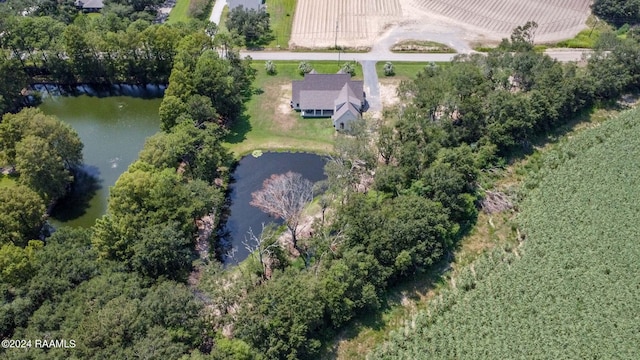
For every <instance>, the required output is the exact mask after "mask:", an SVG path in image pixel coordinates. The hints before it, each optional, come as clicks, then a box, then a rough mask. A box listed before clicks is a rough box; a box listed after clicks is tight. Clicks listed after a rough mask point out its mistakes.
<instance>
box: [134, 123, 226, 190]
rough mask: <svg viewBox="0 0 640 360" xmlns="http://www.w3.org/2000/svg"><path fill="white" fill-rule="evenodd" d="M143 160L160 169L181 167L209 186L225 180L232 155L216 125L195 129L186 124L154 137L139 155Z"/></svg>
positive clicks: (189, 175)
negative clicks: (216, 180) (221, 179)
mask: <svg viewBox="0 0 640 360" xmlns="http://www.w3.org/2000/svg"><path fill="white" fill-rule="evenodd" d="M140 160H142V161H144V162H147V163H149V164H151V165H153V166H155V167H157V168H159V169H162V168H174V169H177V168H178V167H179V166H180V167H181V169H182V170H183V171H184V174H185V176H187V177H191V178H197V179H201V180H205V181H207V182H209V183H212V182H214V181H215V179H216V178H224V177H225V176H226V170H225V169H226V167H227V166H228V165H229V163H230V162H231V155H230V154H229V152H228V151H227V150H226V149H225V148H224V147H223V146H222V141H221V133H220V130H219V128H218V126H217V125H215V124H206V125H203V126H201V127H200V128H196V127H195V126H194V125H193V122H191V121H186V120H185V121H183V122H181V123H180V124H179V125H177V126H176V127H174V128H173V130H172V132H170V133H159V134H156V135H153V136H152V137H150V138H149V139H147V142H146V143H145V146H144V148H143V149H142V151H141V152H140Z"/></svg>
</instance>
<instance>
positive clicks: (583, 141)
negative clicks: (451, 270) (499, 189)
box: [371, 109, 640, 359]
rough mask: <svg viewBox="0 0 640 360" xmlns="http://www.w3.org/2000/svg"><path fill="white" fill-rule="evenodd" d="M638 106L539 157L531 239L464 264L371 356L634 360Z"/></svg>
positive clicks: (527, 225) (530, 195) (530, 208)
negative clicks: (445, 288) (447, 284)
mask: <svg viewBox="0 0 640 360" xmlns="http://www.w3.org/2000/svg"><path fill="white" fill-rule="evenodd" d="M639 120H640V109H637V110H633V111H627V112H625V113H623V114H622V115H620V116H619V117H618V118H615V119H613V120H609V121H608V122H605V123H603V124H602V125H599V126H597V125H594V126H593V127H594V128H592V129H588V130H584V131H582V132H579V133H578V134H577V135H575V136H572V137H571V138H570V139H569V140H565V141H564V142H563V143H561V144H559V145H557V146H556V147H555V148H554V149H552V150H551V151H549V152H547V153H545V154H544V155H543V156H542V157H541V159H539V160H538V161H534V162H535V164H537V166H539V167H540V170H538V171H537V172H536V173H534V174H533V175H531V176H530V178H529V179H528V180H527V181H526V182H525V188H526V189H528V190H526V194H525V200H524V201H523V202H522V203H521V211H522V213H521V224H522V225H523V229H524V233H525V234H526V240H524V242H523V243H522V245H521V246H519V247H518V248H515V249H510V250H511V251H507V252H505V251H504V250H502V249H499V250H498V251H494V252H493V253H492V256H484V257H482V258H481V259H480V260H478V261H476V262H474V263H473V264H472V265H470V266H468V267H467V269H466V271H464V272H463V273H462V274H460V275H459V276H458V277H457V278H455V279H454V280H455V282H454V283H455V285H452V286H451V287H450V288H449V290H448V291H443V292H442V293H441V294H440V296H438V297H436V298H435V299H434V300H433V301H432V302H431V303H430V305H429V307H428V312H425V311H423V312H420V313H419V315H417V316H415V317H414V318H413V321H411V324H410V325H408V326H406V327H405V328H402V329H401V330H399V331H397V332H395V333H394V334H393V335H392V336H391V339H390V340H389V341H387V342H386V343H385V344H384V345H383V346H382V347H380V348H378V349H377V350H376V352H375V353H374V354H373V355H372V356H371V358H375V359H427V358H428V359H587V358H588V359H634V358H637V355H638V344H640V278H639V277H638V274H639V273H640V242H639V241H638V233H640V221H638V215H639V214H640V206H639V205H638V204H640V191H638V189H639V188H640V163H638V161H636V159H638V157H640V121H639Z"/></svg>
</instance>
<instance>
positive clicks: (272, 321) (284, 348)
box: [236, 268, 324, 359]
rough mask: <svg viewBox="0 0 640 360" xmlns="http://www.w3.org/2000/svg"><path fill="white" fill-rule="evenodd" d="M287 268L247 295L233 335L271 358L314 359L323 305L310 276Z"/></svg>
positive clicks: (318, 347) (316, 286) (318, 343)
mask: <svg viewBox="0 0 640 360" xmlns="http://www.w3.org/2000/svg"><path fill="white" fill-rule="evenodd" d="M296 275H297V274H296V270H294V269H291V268H289V269H288V270H286V271H285V272H284V273H282V274H281V275H276V276H274V277H272V278H271V280H270V282H269V283H268V286H263V287H258V288H257V289H256V290H255V291H254V292H252V293H250V294H249V298H248V300H247V304H246V306H244V307H243V308H242V309H241V310H240V311H239V313H238V320H237V322H236V324H237V326H236V336H237V337H239V338H240V339H241V340H243V341H246V342H247V343H249V344H250V345H252V346H253V347H255V348H256V349H257V350H258V351H259V352H260V353H261V354H263V355H264V356H266V357H267V358H272V359H304V358H314V357H315V356H317V353H318V350H319V349H320V341H318V340H317V338H316V336H317V335H319V334H318V333H317V331H318V330H319V327H320V326H321V325H322V323H323V314H324V302H323V299H322V298H321V297H320V296H319V294H320V293H319V291H318V290H319V288H318V284H317V281H315V278H314V277H313V275H312V274H308V273H307V274H306V276H302V275H298V276H296Z"/></svg>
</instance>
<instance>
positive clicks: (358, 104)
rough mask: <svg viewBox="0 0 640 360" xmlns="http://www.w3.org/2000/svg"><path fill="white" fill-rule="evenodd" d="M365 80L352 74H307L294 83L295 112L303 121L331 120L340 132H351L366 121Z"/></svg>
mask: <svg viewBox="0 0 640 360" xmlns="http://www.w3.org/2000/svg"><path fill="white" fill-rule="evenodd" d="M363 85H364V84H363V82H362V80H351V75H349V74H342V73H338V74H316V73H309V74H306V75H305V77H304V80H294V81H292V82H291V88H292V89H291V90H292V91H291V93H292V99H291V108H293V109H294V110H296V111H300V115H301V116H302V117H303V118H321V117H331V119H332V120H333V127H334V128H336V130H349V129H350V128H351V125H350V124H351V123H352V122H353V121H356V120H358V119H360V118H361V117H362V111H363V110H364V106H365V101H366V100H365V93H364V90H363Z"/></svg>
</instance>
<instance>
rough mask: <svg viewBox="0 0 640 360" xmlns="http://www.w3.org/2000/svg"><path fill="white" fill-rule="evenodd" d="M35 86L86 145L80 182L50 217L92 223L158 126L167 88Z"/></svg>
mask: <svg viewBox="0 0 640 360" xmlns="http://www.w3.org/2000/svg"><path fill="white" fill-rule="evenodd" d="M36 88H38V89H40V90H41V91H44V92H43V93H42V96H43V101H42V104H41V105H40V106H39V108H40V109H41V110H42V111H43V112H44V113H45V114H48V115H55V116H57V117H58V118H59V119H60V120H62V121H64V122H66V123H67V124H69V125H71V126H72V127H73V128H74V129H75V130H76V131H77V132H78V135H80V139H81V140H82V143H83V144H84V149H83V151H82V154H83V157H84V164H85V166H84V167H83V169H82V171H81V172H79V173H78V174H76V176H77V179H78V184H74V187H73V188H72V189H71V190H72V194H70V196H68V197H67V198H65V199H62V200H61V201H60V202H59V203H58V204H57V205H56V207H55V209H54V211H53V214H52V217H53V220H52V222H53V224H54V225H61V224H64V225H71V226H82V227H89V226H91V225H93V224H94V223H95V220H96V219H97V218H98V217H100V216H102V215H103V214H104V213H105V212H106V209H107V199H108V196H109V187H111V186H113V185H114V184H115V182H116V180H117V179H118V177H119V176H120V174H122V173H123V172H124V171H126V170H127V168H128V166H129V165H130V164H131V163H132V162H134V161H135V160H136V159H137V158H138V153H139V152H140V150H141V149H142V146H143V145H144V142H145V139H146V138H147V137H148V136H151V135H153V134H155V133H156V132H158V131H159V130H160V120H159V118H158V109H159V107H160V102H161V101H162V99H161V97H162V94H163V92H164V87H161V86H152V85H149V86H146V87H139V86H132V85H121V86H118V85H114V86H109V87H104V88H95V87H90V86H78V87H77V88H73V89H59V88H57V87H55V86H52V85H47V86H46V89H45V87H44V85H39V86H36ZM91 178H93V180H91Z"/></svg>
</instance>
